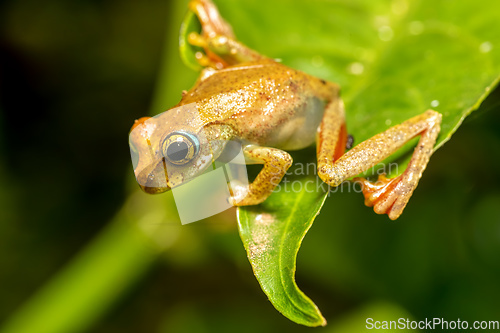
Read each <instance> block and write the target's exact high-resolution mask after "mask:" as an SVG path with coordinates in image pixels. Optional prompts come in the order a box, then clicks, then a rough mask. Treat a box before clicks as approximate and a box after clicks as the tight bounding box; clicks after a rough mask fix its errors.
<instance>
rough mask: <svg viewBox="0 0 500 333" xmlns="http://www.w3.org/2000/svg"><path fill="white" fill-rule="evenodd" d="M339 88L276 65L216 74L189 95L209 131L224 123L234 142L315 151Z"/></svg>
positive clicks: (244, 66)
mask: <svg viewBox="0 0 500 333" xmlns="http://www.w3.org/2000/svg"><path fill="white" fill-rule="evenodd" d="M337 90H338V88H337V86H336V85H334V84H332V83H329V82H326V81H323V80H320V79H317V78H315V77H312V76H310V75H307V74H305V73H303V72H300V71H297V70H293V69H291V68H289V67H286V66H284V65H282V64H280V63H277V62H275V61H273V60H270V59H262V60H258V61H255V62H250V63H245V64H242V65H237V66H231V67H229V68H225V69H221V70H217V71H213V72H212V73H211V75H209V76H208V77H205V78H203V79H202V80H200V81H198V82H197V83H196V85H195V86H194V87H193V88H192V89H191V90H189V91H188V92H187V93H185V94H184V96H183V98H182V100H181V102H180V103H179V104H178V106H180V105H185V104H189V103H197V106H198V111H199V113H200V116H201V117H202V118H203V122H204V123H205V125H204V126H207V125H209V124H218V123H224V124H226V125H229V126H230V127H231V128H232V129H233V130H234V133H233V134H234V136H235V137H238V138H240V139H243V140H245V141H248V142H251V143H254V144H258V145H261V146H271V147H275V148H280V149H284V150H296V149H302V148H305V147H307V146H310V145H311V144H313V143H314V141H315V139H316V129H317V128H318V126H319V124H320V122H321V119H322V117H323V113H324V109H325V105H326V103H327V102H328V101H329V100H330V99H331V98H332V96H334V95H335V92H336V91H337Z"/></svg>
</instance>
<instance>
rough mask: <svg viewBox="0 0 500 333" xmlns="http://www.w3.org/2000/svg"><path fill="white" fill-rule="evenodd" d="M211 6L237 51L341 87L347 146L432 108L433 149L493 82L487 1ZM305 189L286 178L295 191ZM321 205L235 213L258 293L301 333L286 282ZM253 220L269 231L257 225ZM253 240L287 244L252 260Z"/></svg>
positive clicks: (497, 45)
mask: <svg viewBox="0 0 500 333" xmlns="http://www.w3.org/2000/svg"><path fill="white" fill-rule="evenodd" d="M216 2H217V5H218V6H219V9H220V11H221V13H222V16H223V17H225V18H226V20H227V21H228V22H229V23H230V24H232V25H233V28H234V31H235V33H236V36H237V37H238V39H239V40H240V41H242V42H243V43H245V44H246V45H248V46H250V47H251V48H253V49H255V50H258V51H259V52H261V53H263V54H265V55H267V56H270V57H274V58H280V59H281V60H282V62H283V63H284V64H285V65H288V66H290V67H293V68H296V69H300V70H302V71H305V72H307V73H309V74H312V75H315V76H317V77H321V78H324V79H327V80H329V81H332V82H337V83H339V84H340V85H341V87H342V89H343V98H344V101H345V104H346V113H347V115H346V120H347V128H348V131H349V133H351V134H352V135H353V136H354V138H355V143H359V142H361V141H364V140H366V139H368V138H370V137H372V136H373V135H375V134H377V133H380V132H382V131H384V130H386V129H387V128H389V127H390V126H392V125H395V124H398V123H400V122H402V121H404V120H406V119H408V118H410V117H413V116H415V115H417V114H420V113H422V112H424V111H425V110H427V109H431V108H432V109H434V110H436V111H438V112H440V113H441V114H442V115H443V121H442V125H441V132H440V136H439V138H438V142H437V145H436V149H437V148H439V147H441V146H442V145H443V144H444V143H445V142H446V141H448V140H449V139H450V137H451V136H452V134H453V133H454V132H455V131H456V130H457V129H458V127H459V126H460V124H461V123H462V121H463V120H464V118H465V117H466V116H468V115H469V114H470V113H471V112H472V111H474V110H476V109H477V108H478V107H479V105H480V104H481V102H482V101H483V100H484V99H485V98H486V96H487V95H488V94H489V93H490V92H491V91H493V89H494V88H495V87H496V86H497V85H498V82H499V78H500V76H499V74H500V34H499V33H498V31H499V29H500V23H499V22H500V14H499V13H500V8H499V5H498V3H497V1H495V0H485V1H483V2H481V3H478V2H477V1H472V0H463V1H460V2H458V1H450V0H414V1H409V0H379V1H372V0H349V1H348V0H338V1H326V0H315V1H307V2H306V1H299V0H293V1H290V0H286V1H285V0H275V1H272V2H270V1H266V2H265V6H264V5H263V4H264V2H263V1H255V2H254V1H250V0H243V1H239V2H238V5H237V6H236V5H235V4H234V2H233V1H230V0H219V1H216ZM186 54H187V53H186ZM412 150H413V146H412V145H406V146H405V147H403V148H402V149H400V151H398V153H396V154H394V155H393V156H391V158H390V159H388V161H389V160H395V159H396V158H398V157H401V156H404V159H403V161H407V160H408V158H409V155H410V154H408V153H409V152H411V151H412ZM405 153H406V154H405ZM431 163H432V158H431ZM403 170H404V168H399V173H402V172H403ZM424 179H425V176H424ZM309 180H310V178H309V176H304V177H303V178H298V179H295V181H296V184H299V183H300V184H302V187H304V186H305V184H306V182H307V181H309ZM297 187H298V185H297ZM324 199H325V195H324V194H323V193H303V192H301V191H300V192H297V193H296V192H292V193H282V192H278V193H275V194H273V195H272V196H271V197H270V198H269V199H268V200H267V201H266V202H265V203H264V204H262V205H259V206H257V207H242V208H240V209H239V217H238V218H239V225H240V232H241V236H242V239H243V242H244V244H245V247H246V249H247V252H248V254H249V259H250V262H251V264H252V267H253V268H254V272H255V274H256V276H257V279H258V280H259V282H260V284H261V286H262V289H263V290H264V291H265V292H266V294H267V295H268V296H269V298H270V300H271V302H272V303H273V304H274V306H275V307H276V308H277V309H278V310H279V311H281V312H282V313H284V314H285V315H286V316H287V317H288V318H290V319H292V320H294V321H296V322H299V323H301V324H305V325H311V326H313V325H319V324H321V320H318V318H319V317H317V316H310V315H311V314H312V313H315V314H317V315H318V314H319V312H317V311H316V310H313V309H316V308H315V307H314V305H313V304H312V302H311V301H310V300H309V299H308V298H307V297H306V296H305V295H303V294H302V293H301V292H300V291H299V290H298V289H297V288H296V285H295V282H294V274H293V273H294V269H295V258H296V255H297V251H298V248H299V247H300V243H301V241H302V238H303V236H304V234H305V232H306V231H307V229H308V228H309V227H310V224H311V223H312V221H313V219H314V216H315V215H316V214H317V213H318V212H319V210H320V209H321V206H322V204H323V202H324ZM262 216H269V218H270V219H272V221H274V223H275V224H276V226H268V227H264V226H262V225H261V224H259V220H258V219H259V218H262ZM259 235H260V236H259ZM257 236H258V237H261V238H260V239H275V238H276V239H279V240H283V239H287V243H286V246H284V245H285V244H283V243H276V242H278V241H276V242H274V241H273V242H272V244H273V246H269V247H262V246H261V247H258V249H259V252H257V253H258V255H256V252H255V246H256V245H255V244H258V243H255V237H257ZM292 236H293V237H292ZM266 237H267V238H266ZM288 237H291V238H290V239H289V238H288ZM258 239H259V238H257V240H258ZM251 246H254V249H253V250H252V248H251ZM283 263H287V265H285V264H283ZM290 263H293V265H288V264H290ZM277 270H280V271H279V272H278V271H277ZM277 279H278V280H277ZM280 286H281V287H280ZM290 295H293V296H290Z"/></svg>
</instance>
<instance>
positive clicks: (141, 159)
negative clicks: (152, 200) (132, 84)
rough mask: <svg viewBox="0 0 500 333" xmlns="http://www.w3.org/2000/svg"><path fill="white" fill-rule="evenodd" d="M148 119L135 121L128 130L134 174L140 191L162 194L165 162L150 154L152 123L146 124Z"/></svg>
mask: <svg viewBox="0 0 500 333" xmlns="http://www.w3.org/2000/svg"><path fill="white" fill-rule="evenodd" d="M149 119H151V118H150V117H142V118H140V119H137V120H136V121H135V123H134V125H133V126H132V128H131V130H130V139H129V144H130V152H131V155H132V164H133V166H134V174H135V178H136V179H137V182H138V183H139V186H140V187H141V189H142V190H143V191H144V192H146V193H149V194H156V193H163V192H166V191H168V190H170V186H168V176H167V170H166V169H165V163H164V162H165V161H164V160H163V159H161V158H158V157H156V156H155V154H152V147H151V128H154V126H152V125H154V122H147V121H148V120H149Z"/></svg>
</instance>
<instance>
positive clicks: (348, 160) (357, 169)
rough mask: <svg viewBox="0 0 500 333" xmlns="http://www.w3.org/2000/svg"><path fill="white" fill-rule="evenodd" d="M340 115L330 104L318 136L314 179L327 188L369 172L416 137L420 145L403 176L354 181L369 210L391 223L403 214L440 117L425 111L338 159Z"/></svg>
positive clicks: (429, 152)
mask: <svg viewBox="0 0 500 333" xmlns="http://www.w3.org/2000/svg"><path fill="white" fill-rule="evenodd" d="M343 112H344V111H343V106H342V102H341V101H339V100H335V101H333V102H331V103H330V104H329V105H328V106H327V110H326V111H325V115H324V118H323V124H322V125H321V127H320V132H319V144H318V175H319V177H320V178H321V179H322V180H323V181H324V182H325V183H327V184H329V185H331V186H338V185H340V184H341V183H342V182H343V181H344V180H346V179H348V178H351V177H354V176H356V175H358V174H360V173H362V172H364V171H366V170H368V169H370V168H371V167H373V166H375V165H376V164H377V163H379V162H381V161H383V160H384V159H385V158H387V157H388V156H390V155H392V154H393V153H394V152H395V151H396V150H398V149H399V148H401V147H402V146H403V145H404V144H405V143H406V142H408V141H409V140H411V139H412V138H414V137H416V136H418V135H420V141H419V142H418V144H417V147H416V148H415V151H414V153H413V156H412V158H411V160H410V163H409V164H408V167H407V168H406V170H405V172H404V173H403V174H401V175H400V176H398V177H395V178H393V179H388V178H385V177H384V176H381V177H379V180H378V181H377V182H376V183H375V184H372V183H370V182H368V181H367V180H366V179H364V178H356V179H354V180H355V181H357V182H360V183H362V184H363V194H364V196H365V204H366V205H367V206H373V207H374V211H375V212H376V213H377V214H388V215H389V218H390V219H392V220H395V219H397V218H398V217H399V216H400V215H401V213H402V212H403V210H404V208H405V206H406V204H407V203H408V200H409V199H410V197H411V195H412V193H413V191H414V190H415V188H416V187H417V185H418V181H419V180H420V177H421V176H422V173H423V171H424V170H425V167H426V166H427V163H428V161H429V158H430V156H431V155H432V152H433V147H434V144H435V142H436V138H437V136H438V134H439V131H440V124H441V114H439V113H438V112H436V111H432V110H428V111H426V112H424V113H422V114H420V115H418V116H416V117H413V118H411V119H408V120H407V121H405V122H403V123H401V124H399V125H396V126H393V127H391V128H389V129H387V130H386V131H385V132H383V133H380V134H377V135H375V136H374V137H372V138H370V139H368V140H366V141H363V142H362V143H360V144H358V145H357V146H355V147H354V148H352V149H351V150H349V151H348V152H347V153H345V154H343V155H341V153H340V150H341V149H343V147H342V145H341V144H339V142H342V141H341V140H342V139H338V138H336V137H337V135H338V136H341V137H343V136H344V134H343V132H345V130H343V128H345V127H344V125H343ZM330 118H331V119H330ZM339 120H340V122H339ZM332 135H333V137H332ZM335 143H337V144H335ZM334 147H335V148H334ZM339 155H341V156H339Z"/></svg>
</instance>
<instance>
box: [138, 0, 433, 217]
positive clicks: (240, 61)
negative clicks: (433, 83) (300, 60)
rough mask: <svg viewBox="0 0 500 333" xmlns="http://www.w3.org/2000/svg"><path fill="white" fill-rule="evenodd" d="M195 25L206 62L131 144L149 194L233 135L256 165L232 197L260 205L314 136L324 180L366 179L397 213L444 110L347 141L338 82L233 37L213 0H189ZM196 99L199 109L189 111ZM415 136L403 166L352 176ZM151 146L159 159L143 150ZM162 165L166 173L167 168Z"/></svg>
mask: <svg viewBox="0 0 500 333" xmlns="http://www.w3.org/2000/svg"><path fill="white" fill-rule="evenodd" d="M188 6H189V10H190V11H192V12H193V13H194V14H195V15H196V17H197V19H198V20H199V22H200V24H201V31H200V32H198V33H197V32H192V33H190V34H189V36H188V42H189V43H190V44H191V45H193V46H196V47H199V48H201V50H203V52H198V53H196V59H197V61H198V63H199V64H200V65H201V66H202V67H203V69H202V71H201V73H200V76H199V78H198V79H197V81H196V82H195V84H194V86H193V87H192V88H191V89H190V90H189V91H183V93H182V98H181V100H180V102H179V103H178V104H177V105H176V106H174V107H173V108H172V110H174V109H175V110H177V111H175V112H174V113H173V115H170V116H169V117H168V119H163V120H162V121H157V122H156V123H155V124H154V126H152V124H151V123H148V121H150V119H151V118H149V117H143V118H140V119H138V120H136V121H135V123H134V125H133V127H132V130H131V134H130V143H131V146H133V148H134V150H135V151H136V152H137V154H138V156H139V163H138V165H137V167H136V168H135V170H134V172H135V175H136V178H137V180H138V181H139V184H140V187H141V188H142V190H143V191H145V192H146V193H151V194H155V193H162V192H165V191H168V190H170V189H172V188H174V187H176V186H180V185H182V184H183V183H186V182H187V181H190V180H191V179H193V178H195V177H196V176H197V175H199V174H201V173H202V172H203V170H205V169H206V168H208V167H209V165H210V162H211V160H213V159H214V158H217V157H218V156H220V155H221V154H223V151H224V146H225V144H224V142H226V141H229V140H238V142H241V147H242V152H243V154H244V157H245V163H246V164H260V165H262V169H261V170H260V172H259V173H258V174H257V176H256V177H255V179H254V180H253V181H252V182H249V183H247V184H238V183H235V184H231V186H230V190H231V191H230V197H229V198H228V201H229V202H230V203H231V204H232V205H233V206H249V205H258V204H261V203H262V202H264V201H265V200H266V199H267V198H268V197H269V196H270V195H271V194H272V193H273V191H274V190H275V188H276V187H277V186H278V184H279V183H280V181H281V180H282V178H283V177H284V176H285V174H286V172H287V170H288V169H289V168H290V166H291V165H292V163H293V161H292V157H291V155H290V153H289V151H294V150H299V149H304V148H306V147H309V146H311V145H314V144H316V155H317V156H316V160H317V175H318V177H319V178H320V179H321V180H322V181H323V182H325V183H326V184H328V185H329V186H332V187H336V186H339V185H340V184H342V183H343V182H344V181H346V180H352V181H354V182H357V183H359V184H361V185H362V189H363V190H362V193H363V196H364V199H365V205H366V206H369V207H373V210H374V211H375V213H377V214H387V215H388V217H389V218H390V219H391V220H395V219H397V218H399V217H400V216H401V214H402V212H403V210H404V208H405V207H406V205H407V203H408V201H409V199H410V197H411V196H412V194H413V192H414V190H415V189H416V187H417V185H418V183H419V180H420V179H421V177H422V173H423V172H424V170H425V169H426V166H427V164H428V162H429V159H430V157H431V155H432V153H433V148H434V145H435V143H436V140H437V136H438V134H439V131H440V124H441V118H442V116H441V114H440V113H439V112H436V111H434V110H431V109H429V110H427V111H424V112H423V113H421V114H419V115H416V116H414V117H412V118H410V119H408V120H406V121H404V122H402V123H400V124H397V125H394V126H392V127H389V128H387V129H386V130H385V131H383V132H381V133H379V134H376V135H375V136H373V137H372V138H369V139H367V140H365V141H363V142H360V143H358V144H357V145H355V146H353V147H352V148H351V149H347V147H346V146H347V145H348V140H349V134H348V132H347V126H346V119H345V106H344V103H343V101H342V98H341V95H340V91H341V90H340V86H339V85H338V84H337V83H333V82H329V81H327V80H324V79H321V78H317V77H314V76H312V75H309V74H307V73H305V72H302V71H299V70H296V69H292V68H290V67H288V66H286V65H285V64H282V63H281V62H280V61H277V60H275V59H272V58H269V57H267V56H264V55H262V54H260V53H259V52H257V51H255V50H253V49H251V48H249V47H247V46H246V45H245V44H243V43H242V42H240V41H239V40H237V38H236V37H235V34H234V32H233V29H232V27H231V25H230V24H229V23H228V22H226V20H225V19H224V18H223V17H222V16H221V14H220V13H219V10H218V8H217V7H216V6H215V4H214V3H213V2H212V1H211V0H191V1H190V2H189V5H188ZM193 106H194V107H195V108H196V111H197V113H196V115H197V116H196V117H194V116H193V114H194V113H193V112H191V111H189V110H190V108H192V107H193ZM415 137H419V141H418V143H417V145H416V147H415V150H414V152H413V155H412V158H411V160H410V162H409V164H408V166H407V168H406V170H405V171H404V172H403V173H402V174H400V175H398V176H395V177H393V178H387V177H386V176H385V175H383V174H381V175H379V177H378V179H377V180H376V181H369V180H368V179H367V178H364V177H356V176H357V175H359V174H362V173H363V172H365V171H366V170H368V169H370V168H372V167H374V166H375V165H377V164H378V163H380V162H381V161H383V160H384V159H386V158H387V157H389V156H390V155H392V154H394V153H395V152H396V151H397V150H398V149H399V148H401V147H402V146H403V145H404V144H405V143H407V142H408V141H410V140H411V139H413V138H415ZM148 154H149V155H151V154H153V155H154V157H155V158H153V159H151V158H146V157H145V156H146V155H148ZM167 169H168V172H167Z"/></svg>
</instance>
